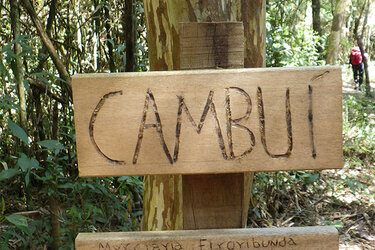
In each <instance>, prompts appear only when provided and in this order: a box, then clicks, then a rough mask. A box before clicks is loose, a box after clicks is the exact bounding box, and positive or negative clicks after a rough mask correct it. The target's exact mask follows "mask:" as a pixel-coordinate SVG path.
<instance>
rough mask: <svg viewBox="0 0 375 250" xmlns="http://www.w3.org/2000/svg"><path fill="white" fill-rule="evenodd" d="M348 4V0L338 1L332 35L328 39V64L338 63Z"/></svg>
mask: <svg viewBox="0 0 375 250" xmlns="http://www.w3.org/2000/svg"><path fill="white" fill-rule="evenodd" d="M347 2H348V0H337V1H336V8H335V11H334V16H333V23H332V28H331V34H330V35H329V37H328V44H327V58H326V62H327V64H336V61H337V57H338V53H339V49H340V42H341V30H342V26H343V20H344V18H345V15H346V12H345V8H346V6H347Z"/></svg>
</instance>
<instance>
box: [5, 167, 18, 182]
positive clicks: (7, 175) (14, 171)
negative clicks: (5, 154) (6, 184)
mask: <svg viewBox="0 0 375 250" xmlns="http://www.w3.org/2000/svg"><path fill="white" fill-rule="evenodd" d="M19 173H20V171H18V168H10V169H7V170H3V171H1V172H0V181H4V180H7V179H10V178H12V177H13V176H15V175H17V174H19Z"/></svg>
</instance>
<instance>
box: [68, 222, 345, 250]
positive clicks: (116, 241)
mask: <svg viewBox="0 0 375 250" xmlns="http://www.w3.org/2000/svg"><path fill="white" fill-rule="evenodd" d="M75 247H76V249H77V250H86V249H87V250H92V249H98V250H100V249H103V250H104V249H106V250H112V249H118V250H120V249H121V250H133V249H134V250H135V249H137V250H139V249H147V250H150V249H157V250H182V249H186V250H193V249H195V250H198V249H199V250H206V249H207V250H214V249H224V250H237V249H288V250H292V249H296V250H297V249H298V250H301V249H303V250H315V249H320V250H335V249H336V250H338V249H339V236H338V232H337V230H336V229H335V228H334V227H322V226H317V227H290V228H258V229H255V228H252V229H212V230H186V231H159V232H117V233H113V232H111V233H80V234H78V236H77V238H76V241H75Z"/></svg>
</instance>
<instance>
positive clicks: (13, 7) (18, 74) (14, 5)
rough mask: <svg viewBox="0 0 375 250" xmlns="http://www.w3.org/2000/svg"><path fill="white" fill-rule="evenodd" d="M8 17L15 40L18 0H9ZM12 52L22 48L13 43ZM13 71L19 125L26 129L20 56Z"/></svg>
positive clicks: (17, 26)
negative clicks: (17, 101)
mask: <svg viewBox="0 0 375 250" xmlns="http://www.w3.org/2000/svg"><path fill="white" fill-rule="evenodd" d="M10 19H11V24H12V31H13V39H14V40H17V39H18V38H19V37H20V13H19V5H18V1H16V0H13V1H10ZM13 51H14V54H16V55H19V54H20V53H21V51H22V48H21V46H20V44H19V43H18V42H15V43H14V47H13ZM13 71H14V75H15V80H16V84H17V90H18V98H19V104H20V108H21V110H20V123H21V126H22V127H23V128H24V129H25V130H26V129H27V115H26V95H25V86H24V83H23V79H24V78H23V67H22V61H21V58H19V57H17V58H15V61H14V66H13Z"/></svg>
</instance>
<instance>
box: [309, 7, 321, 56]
mask: <svg viewBox="0 0 375 250" xmlns="http://www.w3.org/2000/svg"><path fill="white" fill-rule="evenodd" d="M311 7H312V16H313V30H314V31H315V33H316V34H317V35H319V36H320V37H321V36H322V29H321V26H320V0H312V4H311ZM317 52H318V53H319V58H320V59H321V54H322V52H323V48H322V46H321V44H320V43H319V45H318V47H317Z"/></svg>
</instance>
